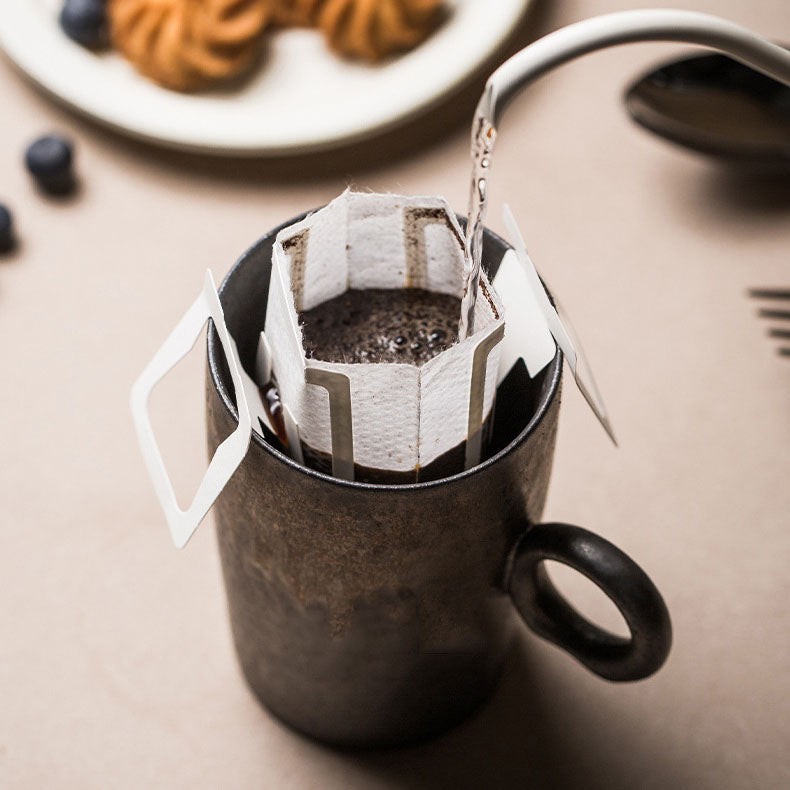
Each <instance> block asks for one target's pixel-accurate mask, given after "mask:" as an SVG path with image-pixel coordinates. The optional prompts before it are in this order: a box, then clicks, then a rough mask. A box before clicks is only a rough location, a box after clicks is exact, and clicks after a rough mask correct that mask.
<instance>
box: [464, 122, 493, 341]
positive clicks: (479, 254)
mask: <svg viewBox="0 0 790 790" xmlns="http://www.w3.org/2000/svg"><path fill="white" fill-rule="evenodd" d="M495 141H496V129H495V128H494V126H493V124H491V123H490V122H489V121H488V119H487V118H486V117H485V116H484V115H483V114H482V113H480V112H478V113H477V114H476V115H475V120H474V123H473V125H472V184H471V188H470V191H469V214H468V216H467V221H466V254H467V259H466V271H465V273H464V293H463V297H462V298H461V320H460V322H459V325H458V339H459V340H463V339H464V338H466V337H468V336H469V335H471V334H472V333H473V332H474V331H475V315H474V313H475V303H476V301H477V289H478V284H479V282H480V264H481V261H482V258H483V223H484V221H485V214H486V206H487V204H488V170H489V168H490V166H491V153H492V151H493V149H494V142H495Z"/></svg>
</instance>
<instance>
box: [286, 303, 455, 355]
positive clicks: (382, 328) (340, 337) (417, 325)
mask: <svg viewBox="0 0 790 790" xmlns="http://www.w3.org/2000/svg"><path fill="white" fill-rule="evenodd" d="M460 315H461V300H460V299H459V298H458V297H456V296H451V295H449V294H441V293H434V292H433V291H426V290H424V289H422V288H393V289H387V288H369V289H366V290H357V289H350V290H348V291H346V292H345V293H343V294H340V296H336V297H334V298H333V299H329V300H328V301H326V302H323V303H322V304H320V305H318V306H317V307H313V308H312V309H310V310H305V311H304V312H302V313H301V314H300V316H299V323H300V324H301V327H302V335H303V339H304V348H305V352H306V353H307V356H308V357H311V358H313V359H320V360H322V361H324V362H344V363H359V362H368V363H371V362H400V363H403V364H411V365H417V366H420V365H422V364H424V363H425V362H427V361H428V360H429V359H432V358H433V357H435V356H436V355H437V354H439V353H441V352H442V351H445V350H446V349H448V348H449V347H450V346H451V345H453V343H455V342H456V341H457V340H458V319H459V318H460Z"/></svg>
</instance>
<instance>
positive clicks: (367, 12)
mask: <svg viewBox="0 0 790 790" xmlns="http://www.w3.org/2000/svg"><path fill="white" fill-rule="evenodd" d="M441 5H442V0H323V1H322V3H321V10H320V12H319V14H318V19H317V22H318V26H319V27H320V28H321V30H322V31H323V32H324V34H325V35H326V37H327V41H328V42H329V46H330V47H331V48H332V49H334V50H335V51H336V52H338V53H340V54H341V55H348V56H351V57H356V58H360V59H362V60H368V61H377V60H381V59H382V58H384V57H386V56H387V55H390V54H392V53H394V52H397V51H399V50H404V49H410V48H411V47H413V46H415V45H417V44H419V43H420V42H421V41H422V40H423V39H425V38H426V37H427V36H428V35H429V34H430V33H431V31H432V30H433V29H434V27H435V26H436V24H437V22H438V20H439V14H440V8H441Z"/></svg>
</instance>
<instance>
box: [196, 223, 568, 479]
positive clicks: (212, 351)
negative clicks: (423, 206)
mask: <svg viewBox="0 0 790 790" xmlns="http://www.w3.org/2000/svg"><path fill="white" fill-rule="evenodd" d="M319 210H320V209H312V210H311V211H306V212H304V213H303V214H300V215H298V216H296V217H293V218H292V219H289V220H286V221H285V222H283V223H282V224H280V225H278V226H277V227H276V228H274V229H273V230H270V231H268V232H267V233H265V234H264V235H263V236H261V237H260V238H259V239H258V240H257V241H256V242H255V243H254V244H252V245H251V246H250V247H248V248H247V249H246V250H245V251H244V252H243V253H242V254H241V255H240V256H239V257H238V258H237V259H236V261H235V263H234V264H233V266H231V268H230V270H229V271H228V273H227V274H226V275H225V277H223V279H222V282H221V283H220V286H219V288H218V290H217V293H218V294H219V300H220V304H222V296H223V294H224V292H225V290H226V289H227V288H228V287H229V285H230V284H231V281H232V280H233V278H234V276H235V275H236V273H237V271H238V270H239V269H240V268H241V266H242V265H244V264H245V263H246V261H247V260H248V259H249V257H250V256H251V255H253V254H254V253H255V252H256V251H257V250H258V249H259V248H260V246H261V245H263V244H266V243H267V242H269V241H270V240H271V241H272V244H273V242H274V239H275V238H276V236H277V234H278V233H279V232H280V231H281V230H283V229H284V228H287V227H289V226H290V225H293V224H294V223H296V222H300V221H301V220H303V219H304V218H305V217H307V216H309V215H310V214H313V213H314V212H316V211H319ZM458 219H459V220H465V218H464V217H458ZM483 233H484V236H488V237H489V238H491V239H493V240H494V241H496V242H498V243H499V244H501V245H502V246H503V247H505V248H507V249H513V247H512V245H511V244H509V243H508V242H507V241H505V239H503V238H502V237H501V236H499V235H498V234H496V233H494V232H493V231H492V230H489V229H488V228H486V227H484V228H483ZM223 310H224V306H223ZM217 345H218V336H217V330H216V327H215V326H214V322H213V321H210V322H209V326H208V331H207V333H206V354H207V357H208V360H207V361H208V368H209V372H210V374H211V381H212V384H213V386H214V389H215V390H216V392H217V394H218V395H219V397H220V400H221V401H222V404H223V405H224V406H225V408H226V410H227V412H228V414H229V415H230V416H231V418H232V419H233V420H235V421H236V422H238V421H239V414H238V410H237V408H236V406H235V404H234V403H233V401H232V399H231V396H230V392H229V391H228V389H227V388H226V387H225V385H224V383H223V381H222V377H221V376H220V372H219V365H218V361H217ZM555 346H556V352H555V354H554V357H553V359H552V360H551V362H549V366H550V379H549V381H548V389H547V390H546V392H545V395H544V394H543V393H541V396H540V398H539V400H538V406H537V408H536V409H535V412H534V414H533V415H532V417H530V419H529V422H528V423H527V424H526V426H524V428H523V429H522V430H521V431H520V432H519V433H518V434H517V435H516V436H515V437H514V438H513V439H512V440H511V441H510V442H508V444H507V445H505V447H503V448H502V449H501V450H499V452H497V453H495V454H494V455H492V456H491V457H490V458H486V459H485V461H481V462H480V463H479V464H477V465H475V466H473V467H471V468H470V469H464V470H462V471H460V472H456V473H455V474H453V475H448V476H447V477H440V478H437V479H436V480H425V481H423V482H421V483H420V482H417V483H365V482H360V481H356V480H343V479H341V478H338V477H333V476H332V475H328V474H326V473H325V472H319V471H317V470H316V469H311V468H310V467H309V466H305V465H303V464H299V463H297V462H296V461H294V460H293V459H292V458H291V457H290V456H288V455H286V454H285V453H283V452H280V450H278V449H277V448H276V447H274V446H273V445H271V444H269V442H267V441H266V439H265V438H264V437H263V434H262V433H261V432H260V431H258V430H257V429H256V428H255V427H254V426H253V427H252V430H251V434H250V442H256V443H257V444H258V446H260V447H261V448H262V449H263V450H265V451H266V452H268V453H270V454H271V455H272V456H273V457H274V458H275V459H276V460H278V461H280V462H282V463H284V464H285V465H286V466H290V467H291V468H292V469H293V470H294V471H296V472H299V473H301V474H304V475H306V476H307V477H309V478H312V479H314V480H317V481H321V482H325V483H330V484H333V485H336V486H339V487H341V488H350V489H355V490H369V491H370V490H373V491H391V492H397V491H423V490H426V489H429V488H436V487H439V486H442V485H447V484H448V483H456V482H459V481H462V480H464V479H466V478H467V477H471V476H472V475H475V474H479V473H480V472H483V471H485V470H486V469H488V468H490V467H492V466H494V465H495V464H497V463H498V462H499V461H501V460H502V459H503V458H504V457H505V456H507V455H509V454H510V453H511V452H513V451H514V450H515V449H516V447H518V446H519V445H520V444H522V443H523V442H524V441H526V440H527V439H528V438H529V436H530V435H531V434H532V433H533V432H534V431H535V429H536V428H537V427H538V425H539V424H540V423H541V421H542V420H543V418H544V416H545V415H546V412H547V411H548V408H549V405H550V404H551V402H552V400H553V399H554V398H555V397H556V395H557V392H558V390H559V385H560V380H561V378H562V351H561V350H560V348H559V346H557V345H556V344H555ZM248 452H249V450H248Z"/></svg>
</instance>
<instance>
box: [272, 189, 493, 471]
mask: <svg viewBox="0 0 790 790" xmlns="http://www.w3.org/2000/svg"><path fill="white" fill-rule="evenodd" d="M463 266H464V248H463V235H462V232H461V228H460V227H459V225H458V222H457V221H456V218H455V216H454V214H453V213H452V211H451V210H450V208H449V206H448V205H447V203H446V202H445V201H443V200H442V199H440V198H436V197H403V196H399V195H379V194H367V193H354V192H350V191H347V192H345V193H344V194H343V195H341V196H340V197H339V198H337V199H336V200H334V201H332V203H330V204H329V205H328V206H326V207H325V208H323V209H321V210H320V211H317V212H316V213H314V214H312V215H310V216H309V217H307V218H306V219H304V220H302V221H301V222H298V223H296V224H294V225H291V226H290V227H288V228H285V229H283V230H282V231H280V233H279V234H278V235H277V239H276V243H275V245H274V250H273V255H272V282H271V286H270V288H269V302H268V307H267V312H266V327H265V332H266V336H267V338H268V341H269V345H270V347H271V352H272V370H273V373H274V376H275V378H276V379H277V386H278V388H279V390H280V396H281V399H282V401H283V403H285V404H286V405H287V406H288V407H289V409H290V410H291V413H292V415H293V417H294V419H295V420H296V422H297V423H298V425H299V431H300V436H301V439H302V442H303V443H304V444H306V445H308V446H309V447H311V448H313V449H314V450H318V451H320V452H324V453H327V454H331V452H332V437H331V424H330V410H329V395H328V393H327V390H326V389H324V388H323V387H321V386H316V385H315V384H308V383H306V380H305V371H306V369H307V368H308V367H312V368H318V369H321V370H327V371H334V372H336V373H341V374H344V375H345V376H347V377H348V380H349V383H350V390H351V415H352V435H353V460H354V462H355V463H356V464H358V465H361V466H367V467H372V468H376V469H386V470H392V471H397V472H409V471H411V470H414V469H415V468H417V467H424V466H427V465H428V464H430V463H431V462H432V461H434V460H435V459H436V458H438V457H439V456H440V455H442V454H443V453H445V452H446V451H448V450H451V449H452V448H454V447H456V446H457V445H459V444H460V443H461V442H463V441H464V440H466V439H467V435H468V434H469V435H471V434H470V429H471V427H472V425H471V424H470V406H471V403H470V401H473V400H474V398H471V399H470V387H471V381H472V366H473V359H474V353H475V349H476V348H477V347H478V346H479V345H480V344H481V343H483V342H484V341H486V340H487V339H489V337H490V336H492V335H494V333H497V336H498V337H501V334H502V331H503V330H502V327H503V325H504V316H503V308H502V304H501V302H500V300H499V297H498V296H497V294H496V292H495V291H494V289H493V288H492V287H491V286H490V284H489V283H488V281H487V279H486V278H485V276H482V278H481V294H482V298H480V299H478V301H477V307H476V312H475V326H476V327H477V330H476V331H475V333H474V334H473V335H472V336H471V337H469V338H467V339H466V340H464V341H463V342H461V343H456V344H455V345H453V346H452V347H450V348H449V349H447V350H446V351H444V352H442V353H440V354H438V355H437V356H436V357H434V358H433V359H431V360H430V361H428V362H427V363H425V364H424V365H422V366H421V367H417V366H415V365H410V364H398V363H355V364H341V363H331V362H323V361H318V360H314V359H307V358H306V355H305V352H304V347H303V344H302V332H301V328H300V326H299V321H298V311H300V310H309V309H311V308H313V307H316V306H317V305H319V304H321V303H323V302H325V301H327V300H328V299H332V298H333V297H335V296H339V295H340V294H342V293H344V292H345V291H346V290H348V289H349V288H356V289H365V288H408V287H419V288H425V289H427V290H430V291H436V292H441V293H447V294H452V295H455V296H457V297H459V298H460V297H461V294H462V289H463ZM459 316H460V310H459ZM496 339H497V338H496V337H494V338H491V339H490V340H489V344H491V345H492V346H493V347H492V349H491V351H490V352H489V353H488V356H487V365H486V370H485V388H484V394H483V408H482V419H483V420H485V418H486V417H487V416H488V414H489V412H490V410H491V407H492V404H493V400H494V393H495V388H496V380H497V369H498V364H499V347H500V346H499V344H498V343H494V341H495V340H496ZM478 408H479V405H478Z"/></svg>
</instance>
